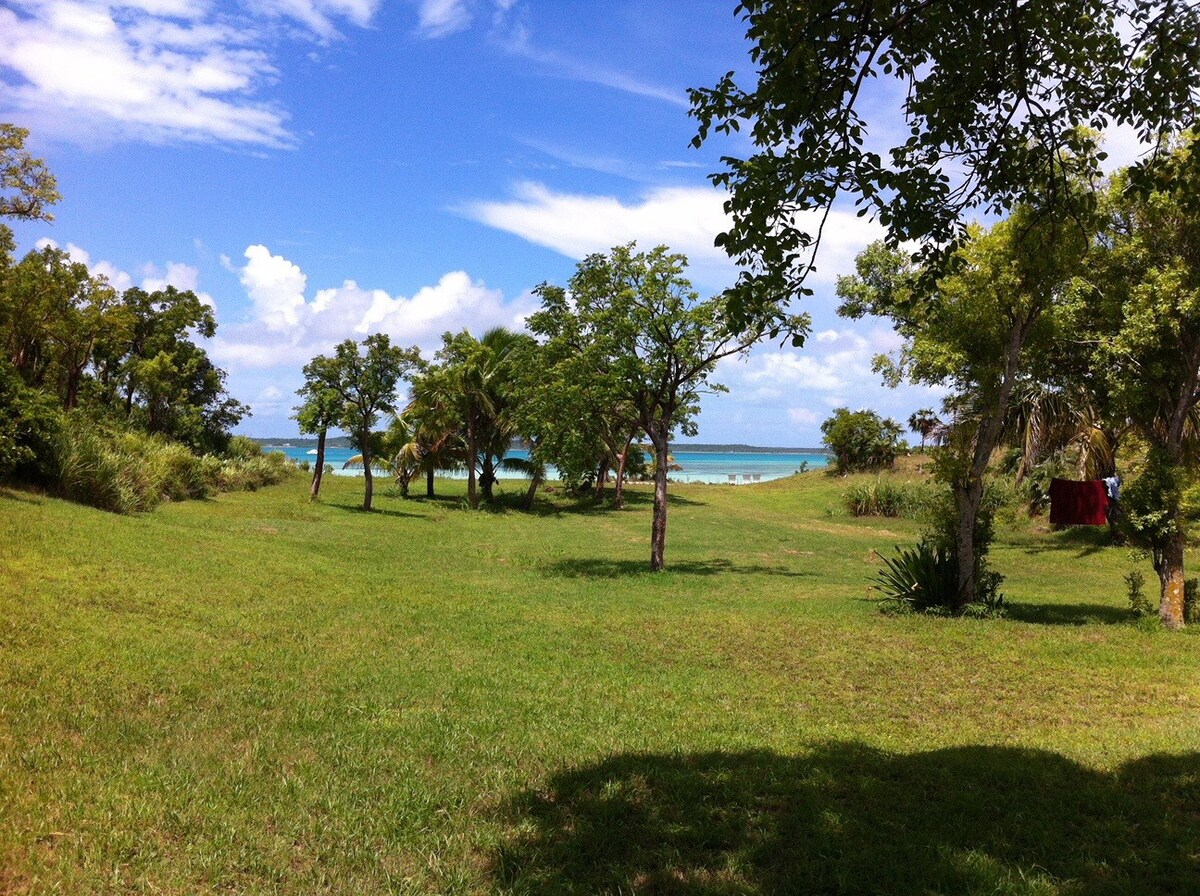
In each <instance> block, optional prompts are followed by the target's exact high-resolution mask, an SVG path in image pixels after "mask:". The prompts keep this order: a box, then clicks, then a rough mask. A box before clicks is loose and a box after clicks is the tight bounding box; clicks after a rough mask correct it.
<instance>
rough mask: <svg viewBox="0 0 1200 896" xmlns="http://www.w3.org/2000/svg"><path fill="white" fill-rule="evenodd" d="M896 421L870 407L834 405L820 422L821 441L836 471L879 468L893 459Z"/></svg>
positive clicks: (896, 445) (897, 436)
mask: <svg viewBox="0 0 1200 896" xmlns="http://www.w3.org/2000/svg"><path fill="white" fill-rule="evenodd" d="M901 431H902V430H901V429H900V424H898V423H897V422H896V421H895V420H887V419H884V418H882V417H880V416H879V415H878V414H876V413H875V412H874V411H867V410H862V411H851V410H849V409H848V408H838V409H837V410H835V411H834V412H833V416H832V417H830V418H829V419H827V420H826V421H825V422H824V423H822V424H821V432H822V433H823V434H824V441H825V444H826V445H827V446H828V447H829V450H830V451H832V452H833V457H834V464H835V466H834V469H835V471H836V472H837V473H852V472H855V471H858V470H881V469H884V468H885V467H891V466H892V465H893V464H895V462H896V454H897V453H898V452H899V450H900V433H901Z"/></svg>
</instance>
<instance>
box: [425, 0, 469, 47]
mask: <svg viewBox="0 0 1200 896" xmlns="http://www.w3.org/2000/svg"><path fill="white" fill-rule="evenodd" d="M473 19H474V15H473V14H472V12H471V7H470V5H469V4H468V2H467V0H421V2H420V3H419V4H418V6H417V28H418V31H419V33H420V34H421V36H422V37H427V38H439V37H447V36H448V35H451V34H455V33H456V32H459V31H463V30H465V29H467V28H468V27H470V25H471V22H472V20H473Z"/></svg>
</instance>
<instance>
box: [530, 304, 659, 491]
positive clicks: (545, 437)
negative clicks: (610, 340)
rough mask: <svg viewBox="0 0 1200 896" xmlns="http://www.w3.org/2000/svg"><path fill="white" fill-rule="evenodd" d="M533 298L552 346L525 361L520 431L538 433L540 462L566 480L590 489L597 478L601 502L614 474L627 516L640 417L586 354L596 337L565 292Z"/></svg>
mask: <svg viewBox="0 0 1200 896" xmlns="http://www.w3.org/2000/svg"><path fill="white" fill-rule="evenodd" d="M534 293H535V294H536V295H538V296H539V297H540V298H541V300H542V307H543V308H544V309H545V312H544V313H542V314H540V315H539V316H538V317H537V323H536V324H535V326H536V327H537V328H538V332H539V335H541V336H542V338H543V339H545V344H543V345H539V346H537V348H536V351H535V352H531V353H529V354H528V355H527V356H526V357H525V358H523V359H522V363H521V365H520V368H519V371H518V388H519V392H520V400H519V402H518V410H519V413H520V426H521V427H522V431H523V432H525V433H526V434H536V438H537V448H536V451H537V453H538V456H539V459H544V460H545V461H546V462H548V463H552V464H554V466H555V467H556V468H557V469H558V471H559V474H560V475H561V476H563V477H564V479H565V480H567V481H571V482H576V483H579V484H580V485H583V484H585V483H587V482H588V481H590V480H589V477H591V476H595V477H596V478H595V482H594V483H593V485H594V486H595V488H596V498H597V500H599V499H600V498H602V497H603V491H602V490H603V477H602V475H601V473H602V471H604V470H607V469H610V468H612V469H615V472H616V475H615V482H614V489H613V506H614V507H616V508H617V509H620V508H622V507H623V506H624V486H625V472H626V469H627V467H628V462H629V453H630V451H631V450H636V449H633V447H632V446H633V442H634V440H635V439H636V438H637V437H638V436H639V435H640V434H641V432H642V422H641V414H640V412H639V411H638V409H637V408H636V407H634V405H633V404H632V403H631V402H630V401H629V398H628V395H627V390H626V389H624V388H623V386H622V384H621V383H620V382H618V381H617V380H616V379H615V378H612V377H608V376H606V375H605V374H606V371H605V369H604V367H605V365H607V363H608V360H609V359H607V358H605V357H603V356H599V355H597V354H596V353H594V352H589V351H587V349H588V348H589V345H590V342H591V340H592V339H593V336H594V334H593V333H592V332H591V331H590V330H589V329H588V327H587V324H586V322H585V321H584V320H582V319H581V318H580V317H579V316H578V315H576V314H574V313H573V309H572V308H571V304H570V301H569V299H568V296H567V294H566V290H564V289H563V287H561V286H554V285H551V284H548V283H543V284H542V285H540V286H538V287H537V288H536V289H535V290H534ZM597 365H599V366H597Z"/></svg>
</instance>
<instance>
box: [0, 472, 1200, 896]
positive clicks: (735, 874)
mask: <svg viewBox="0 0 1200 896" xmlns="http://www.w3.org/2000/svg"><path fill="white" fill-rule="evenodd" d="M910 478H912V477H911V474H905V475H897V479H896V482H897V484H899V483H902V482H904V481H906V480H907V479H910ZM874 480H875V477H873V476H872V477H870V478H869V479H867V478H865V477H864V478H863V479H857V478H854V477H851V478H849V479H838V478H835V477H831V476H826V475H824V474H817V473H809V474H804V475H802V476H799V477H795V478H793V479H790V480H782V481H779V482H773V483H768V484H764V485H761V486H755V487H752V488H738V489H732V488H721V487H716V486H707V487H706V486H698V485H697V486H677V487H673V489H672V492H673V493H672V498H671V500H672V510H671V513H672V519H673V527H674V528H673V538H672V542H671V550H670V561H671V562H670V563H669V564H668V567H667V569H666V571H664V572H662V573H658V574H653V573H651V572H649V570H647V569H646V564H645V556H644V553H645V529H646V527H647V525H648V524H649V519H650V515H651V494H650V492H649V490H648V489H647V488H645V487H639V486H633V487H631V489H630V493H629V496H628V499H629V507H628V509H626V510H624V511H620V512H617V511H612V510H607V509H596V508H595V507H594V505H592V504H591V502H590V501H588V502H581V503H575V502H573V501H569V500H566V499H564V498H561V497H560V496H557V495H555V496H552V497H551V498H543V499H540V500H539V502H538V504H537V508H536V511H535V512H533V513H522V512H518V511H516V510H515V509H514V508H515V507H516V505H517V504H518V503H519V500H520V498H521V497H523V496H522V495H520V494H517V493H514V492H512V491H511V488H512V487H511V486H508V485H501V487H500V488H499V489H498V495H497V501H496V503H495V505H494V508H493V512H487V513H470V512H465V511H464V504H465V489H464V485H463V483H462V482H449V481H439V483H438V492H439V494H441V495H445V497H443V498H440V499H437V500H421V499H415V500H414V499H410V500H407V501H406V500H401V499H400V498H398V497H397V496H395V495H392V494H389V493H388V492H387V490H386V489H384V490H381V492H380V493H377V495H376V510H375V512H374V513H372V514H366V513H363V512H362V511H361V510H360V509H359V506H360V504H361V498H362V485H361V483H360V482H358V481H356V480H354V479H345V478H342V477H328V478H327V479H326V484H325V487H324V489H323V491H322V498H323V500H322V502H321V503H316V504H313V503H310V502H309V500H308V484H307V482H305V481H303V480H302V479H301V478H299V477H297V478H296V479H293V480H290V481H289V482H288V483H285V484H283V485H279V486H275V487H271V488H267V489H264V490H261V491H258V492H256V493H254V494H248V493H233V494H226V495H221V496H220V497H218V498H216V499H213V500H208V501H189V502H181V503H171V504H167V505H164V506H163V507H161V508H160V509H159V510H158V511H156V512H155V513H153V514H149V515H143V516H122V517H114V516H112V515H109V514H104V513H101V512H98V511H95V510H92V509H90V508H87V507H82V506H78V505H73V504H67V503H64V502H61V501H58V500H54V499H50V498H44V497H40V496H38V495H36V494H31V493H27V492H18V491H0V544H3V545H4V546H5V549H4V551H3V552H2V553H0V580H2V581H3V582H4V583H5V587H4V588H3V589H0V655H2V656H3V662H0V891H4V892H15V893H23V892H32V893H42V892H52V891H61V892H70V893H101V892H105V893H107V892H145V893H150V892H158V893H168V894H185V893H186V894H194V893H215V892H231V891H236V892H239V893H244V894H255V893H283V894H288V893H296V894H299V893H305V894H307V893H312V892H326V893H345V894H351V893H353V894H371V893H385V892H392V893H397V892H399V893H404V892H416V893H422V892H426V893H447V892H448V893H468V892H477V893H508V892H512V893H566V892H611V893H616V892H625V893H629V892H674V893H690V894H727V893H778V892H796V891H806V890H808V891H818V892H877V893H905V894H907V893H913V892H930V893H947V894H950V893H954V894H963V893H989V894H990V893H1009V894H1064V896H1065V894H1072V896H1075V894H1100V893H1106V894H1107V893H1112V894H1116V893H1123V894H1124V893H1146V894H1149V893H1164V892H1178V893H1182V892H1187V891H1188V890H1189V888H1190V887H1191V886H1192V885H1193V883H1194V881H1195V879H1196V874H1197V872H1198V868H1197V864H1196V863H1197V860H1196V856H1197V855H1198V854H1200V821H1198V820H1197V817H1196V815H1195V806H1196V805H1197V800H1198V799H1200V778H1198V777H1197V773H1196V768H1197V766H1198V760H1200V755H1198V753H1200V721H1198V720H1200V712H1198V710H1200V684H1197V682H1200V651H1198V650H1197V649H1196V643H1195V637H1194V636H1193V635H1192V634H1191V631H1192V630H1190V629H1189V630H1186V631H1185V632H1184V633H1181V634H1180V633H1177V634H1169V633H1167V632H1165V631H1162V630H1160V629H1158V627H1157V622H1153V623H1152V624H1151V625H1150V626H1149V627H1147V626H1144V625H1141V624H1139V623H1137V622H1135V621H1133V618H1132V616H1131V615H1130V613H1129V610H1128V602H1127V596H1126V586H1125V583H1124V582H1123V577H1124V576H1125V575H1126V574H1127V573H1128V572H1129V571H1130V570H1131V569H1134V568H1135V567H1136V568H1137V569H1140V570H1142V571H1143V572H1144V573H1146V574H1149V573H1150V570H1149V563H1148V561H1146V560H1142V561H1140V562H1139V563H1137V564H1135V563H1134V562H1133V561H1132V560H1131V557H1130V553H1129V551H1128V550H1127V549H1124V548H1114V547H1111V546H1109V545H1108V544H1107V538H1108V536H1107V533H1106V532H1104V531H1102V530H1086V531H1080V530H1069V531H1065V532H1059V533H1050V532H1047V531H1045V528H1044V524H1040V523H1029V522H1028V521H1023V522H1014V521H1007V522H1006V520H1005V517H1004V515H1003V514H1001V516H1000V524H999V527H998V535H997V538H996V541H995V544H994V546H993V548H992V554H991V557H992V563H993V564H994V566H995V568H996V569H998V570H1000V571H1001V572H1003V573H1004V574H1005V576H1006V581H1005V591H1006V594H1007V596H1008V601H1009V610H1008V616H1007V617H1006V618H1004V619H986V620H980V619H972V620H964V619H954V618H931V617H926V616H920V615H914V616H899V617H896V616H888V615H884V614H882V613H880V612H879V610H878V608H877V605H876V603H875V602H874V601H873V600H872V597H873V594H874V592H872V591H871V590H870V588H869V584H868V583H869V582H870V581H871V579H872V577H873V576H874V575H875V574H876V572H877V571H878V570H879V569H880V568H881V565H882V564H881V562H880V560H879V555H878V553H877V552H883V553H889V552H890V551H891V549H892V547H893V545H897V544H901V545H908V544H912V543H913V542H914V541H915V539H916V537H917V524H916V523H914V522H912V521H909V520H906V519H898V518H877V517H861V518H856V517H852V516H850V515H849V514H848V513H847V512H846V511H845V510H843V509H842V502H843V495H844V493H845V492H846V491H847V489H848V488H850V487H852V486H854V485H855V484H856V483H860V482H867V481H874ZM506 490H507V491H506Z"/></svg>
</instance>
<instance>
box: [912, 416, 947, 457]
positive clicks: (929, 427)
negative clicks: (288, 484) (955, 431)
mask: <svg viewBox="0 0 1200 896" xmlns="http://www.w3.org/2000/svg"><path fill="white" fill-rule="evenodd" d="M941 426H942V421H941V420H940V419H939V418H938V415H937V414H936V413H935V412H934V410H933V408H921V410H919V411H915V412H914V413H913V415H912V416H911V417H909V418H908V428H909V429H911V430H912V431H913V432H915V433H918V434H919V435H920V436H921V453H922V454H924V453H925V440H926V439H928V438H929V435H930V433H932V432H934V431H935V430H937V429H939V428H940V427H941Z"/></svg>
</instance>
